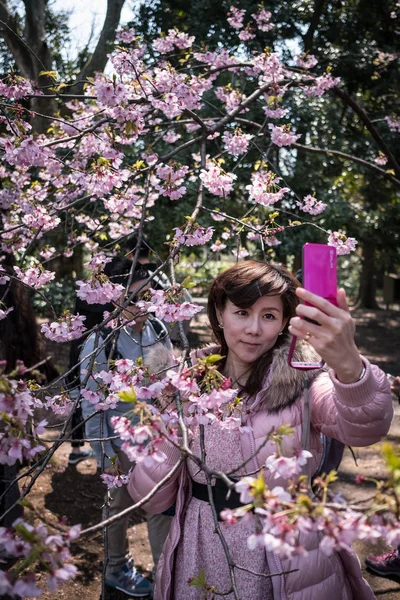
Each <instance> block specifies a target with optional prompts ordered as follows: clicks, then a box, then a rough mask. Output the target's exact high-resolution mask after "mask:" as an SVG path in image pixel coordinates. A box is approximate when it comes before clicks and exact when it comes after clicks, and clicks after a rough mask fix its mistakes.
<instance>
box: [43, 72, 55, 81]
mask: <svg viewBox="0 0 400 600" xmlns="http://www.w3.org/2000/svg"><path fill="white" fill-rule="evenodd" d="M39 77H50V78H51V79H53V80H54V81H57V79H58V73H57V71H40V73H39Z"/></svg>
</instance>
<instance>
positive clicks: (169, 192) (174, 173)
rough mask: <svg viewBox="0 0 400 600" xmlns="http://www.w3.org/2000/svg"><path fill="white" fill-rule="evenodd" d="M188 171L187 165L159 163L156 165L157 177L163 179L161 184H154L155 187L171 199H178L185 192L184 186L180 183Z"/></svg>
mask: <svg viewBox="0 0 400 600" xmlns="http://www.w3.org/2000/svg"><path fill="white" fill-rule="evenodd" d="M188 171H189V167H182V166H180V167H179V166H178V167H177V168H176V169H174V167H173V166H169V165H163V164H160V165H158V166H157V169H156V173H157V177H159V178H160V179H162V180H163V184H162V185H156V188H157V189H158V190H159V191H160V193H161V194H162V195H163V196H167V197H168V198H170V199H171V200H179V198H181V197H182V196H183V195H184V194H185V193H186V187H185V186H184V185H182V183H183V181H184V177H185V175H186V174H187V172H188Z"/></svg>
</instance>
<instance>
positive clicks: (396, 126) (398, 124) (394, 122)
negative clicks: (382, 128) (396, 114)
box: [386, 117, 400, 133]
mask: <svg viewBox="0 0 400 600" xmlns="http://www.w3.org/2000/svg"><path fill="white" fill-rule="evenodd" d="M386 123H387V124H388V126H389V129H390V131H393V132H394V133H400V119H394V118H393V117H386Z"/></svg>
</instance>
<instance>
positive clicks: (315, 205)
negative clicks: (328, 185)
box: [296, 194, 327, 215]
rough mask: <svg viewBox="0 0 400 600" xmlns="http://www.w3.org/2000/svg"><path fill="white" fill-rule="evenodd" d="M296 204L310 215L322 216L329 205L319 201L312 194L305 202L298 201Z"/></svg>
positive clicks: (304, 199) (305, 198)
mask: <svg viewBox="0 0 400 600" xmlns="http://www.w3.org/2000/svg"><path fill="white" fill-rule="evenodd" d="M296 204H297V206H298V207H299V208H300V209H301V210H303V211H304V212H306V213H309V214H310V215H320V214H321V213H322V212H323V211H324V210H325V209H326V207H327V204H324V203H323V202H321V201H320V200H317V199H316V198H315V197H314V196H311V195H310V194H308V196H305V197H304V198H303V200H297V202H296Z"/></svg>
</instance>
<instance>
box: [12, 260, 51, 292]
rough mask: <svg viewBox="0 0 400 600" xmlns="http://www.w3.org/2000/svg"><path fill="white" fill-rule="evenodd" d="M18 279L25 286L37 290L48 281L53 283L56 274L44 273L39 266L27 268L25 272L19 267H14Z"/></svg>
mask: <svg viewBox="0 0 400 600" xmlns="http://www.w3.org/2000/svg"><path fill="white" fill-rule="evenodd" d="M14 271H15V272H16V274H17V276H18V279H20V280H21V281H22V282H23V283H25V284H26V285H29V286H30V287H33V288H34V289H35V290H39V289H40V288H42V287H43V286H44V285H46V283H49V281H53V279H54V278H55V276H56V274H55V273H53V272H52V271H46V270H45V269H44V268H43V267H42V266H41V265H39V266H37V267H29V268H28V269H26V270H25V271H23V270H22V269H20V268H19V267H14Z"/></svg>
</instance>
